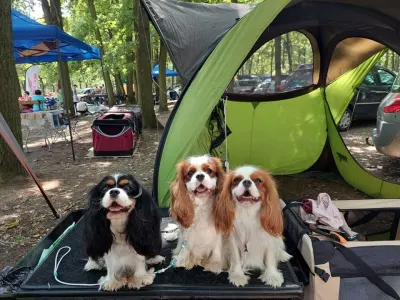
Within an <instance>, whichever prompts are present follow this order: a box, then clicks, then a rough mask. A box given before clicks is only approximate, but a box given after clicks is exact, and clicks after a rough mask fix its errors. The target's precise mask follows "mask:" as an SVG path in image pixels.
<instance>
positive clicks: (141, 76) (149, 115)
mask: <svg viewBox="0 0 400 300" xmlns="http://www.w3.org/2000/svg"><path fill="white" fill-rule="evenodd" d="M134 1H135V2H134V12H135V20H136V24H135V32H136V35H137V37H138V38H137V40H136V41H137V46H136V66H137V81H138V87H139V89H138V93H137V94H138V96H139V101H140V103H141V105H142V111H143V119H144V120H143V121H144V122H143V123H144V124H143V127H144V128H157V119H156V115H155V112H154V105H153V95H152V90H151V64H150V52H149V51H150V48H149V44H148V42H149V37H150V27H149V26H150V24H149V19H148V16H147V14H146V12H145V10H144V9H143V8H142V6H141V4H140V1H139V0H134Z"/></svg>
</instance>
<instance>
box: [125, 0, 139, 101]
mask: <svg viewBox="0 0 400 300" xmlns="http://www.w3.org/2000/svg"><path fill="white" fill-rule="evenodd" d="M122 3H123V5H122V9H123V10H124V16H125V18H123V20H124V21H125V24H124V25H125V27H126V28H125V36H126V49H125V51H126V55H125V57H126V68H127V73H126V94H127V103H128V104H136V103H137V100H136V97H135V94H134V92H133V85H134V72H135V66H134V63H135V51H134V42H133V23H134V21H133V20H134V15H133V1H132V0H124V1H123V2H122Z"/></svg>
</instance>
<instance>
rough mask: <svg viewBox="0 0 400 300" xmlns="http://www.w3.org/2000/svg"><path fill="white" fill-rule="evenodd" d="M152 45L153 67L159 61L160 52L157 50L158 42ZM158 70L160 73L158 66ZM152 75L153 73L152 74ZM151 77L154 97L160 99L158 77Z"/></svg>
mask: <svg viewBox="0 0 400 300" xmlns="http://www.w3.org/2000/svg"><path fill="white" fill-rule="evenodd" d="M153 46H154V54H153V62H152V66H151V68H152V69H153V68H154V67H155V66H156V65H157V64H159V63H160V53H159V51H158V43H157V44H156V45H153ZM158 72H159V73H161V70H160V66H159V69H158ZM152 76H153V75H152ZM152 79H153V82H152V83H153V85H154V90H155V92H156V99H157V100H160V77H156V78H152Z"/></svg>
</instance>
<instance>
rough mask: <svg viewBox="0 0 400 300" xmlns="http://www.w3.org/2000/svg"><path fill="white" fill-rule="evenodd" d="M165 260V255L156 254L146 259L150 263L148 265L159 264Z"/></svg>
mask: <svg viewBox="0 0 400 300" xmlns="http://www.w3.org/2000/svg"><path fill="white" fill-rule="evenodd" d="M164 260H165V257H164V256H161V255H156V256H154V257H152V258H149V259H148V260H146V264H148V265H158V264H160V263H162V262H163V261H164Z"/></svg>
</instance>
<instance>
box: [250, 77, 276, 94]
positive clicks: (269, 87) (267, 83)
mask: <svg viewBox="0 0 400 300" xmlns="http://www.w3.org/2000/svg"><path fill="white" fill-rule="evenodd" d="M273 93H275V82H274V81H271V80H269V79H267V80H264V81H263V82H262V83H260V84H259V85H257V86H256V88H255V89H254V91H253V94H262V95H264V94H273Z"/></svg>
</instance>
